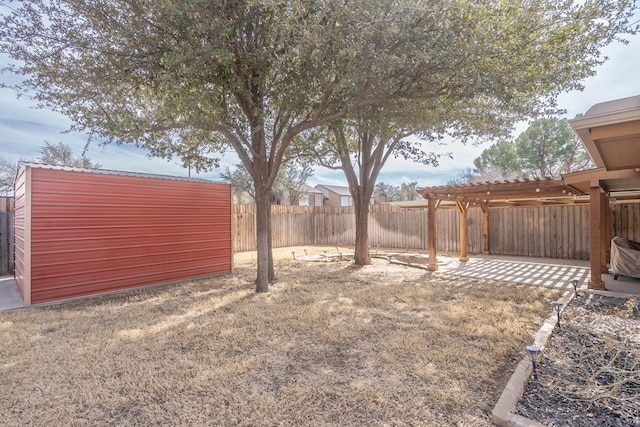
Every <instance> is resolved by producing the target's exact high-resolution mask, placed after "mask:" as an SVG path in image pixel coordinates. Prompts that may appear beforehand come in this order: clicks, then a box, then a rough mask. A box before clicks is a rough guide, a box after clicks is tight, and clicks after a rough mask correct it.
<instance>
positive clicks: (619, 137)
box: [569, 95, 640, 171]
mask: <svg viewBox="0 0 640 427" xmlns="http://www.w3.org/2000/svg"><path fill="white" fill-rule="evenodd" d="M569 124H570V125H571V127H572V128H573V129H574V131H575V132H576V133H577V134H578V136H579V137H580V139H581V140H582V142H583V144H584V146H585V148H586V149H587V151H588V152H589V155H590V156H591V158H592V159H593V161H594V163H595V164H596V166H598V167H604V168H605V169H606V170H608V171H615V170H624V169H635V168H640V95H638V96H632V97H629V98H623V99H617V100H614V101H607V102H602V103H599V104H596V105H594V106H593V107H591V108H590V109H589V110H587V112H586V113H585V115H584V116H583V117H580V118H577V119H573V120H569Z"/></svg>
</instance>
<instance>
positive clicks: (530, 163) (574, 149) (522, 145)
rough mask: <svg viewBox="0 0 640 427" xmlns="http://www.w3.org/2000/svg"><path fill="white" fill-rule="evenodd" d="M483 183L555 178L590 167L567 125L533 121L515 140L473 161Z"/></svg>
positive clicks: (557, 120) (499, 144)
mask: <svg viewBox="0 0 640 427" xmlns="http://www.w3.org/2000/svg"><path fill="white" fill-rule="evenodd" d="M474 165H475V167H476V173H477V174H478V177H477V178H481V179H484V180H495V179H513V178H544V177H557V176H560V175H561V174H566V173H571V172H576V171H579V170H583V169H585V168H587V167H588V166H590V165H591V161H590V159H589V155H588V154H587V152H586V150H585V149H584V147H583V145H582V143H581V142H580V140H579V139H578V137H577V135H576V134H575V133H574V132H573V130H572V129H571V126H569V123H568V122H567V121H566V120H564V119H560V118H557V117H549V118H544V119H539V120H535V121H534V122H533V123H531V125H530V126H529V127H528V128H527V129H526V130H525V131H524V132H522V133H521V134H520V135H519V136H518V137H517V138H516V140H515V142H509V141H506V140H502V141H499V142H497V143H496V144H494V145H492V146H491V147H489V148H487V149H486V150H484V151H483V152H482V154H481V155H480V157H478V158H477V159H475V160H474Z"/></svg>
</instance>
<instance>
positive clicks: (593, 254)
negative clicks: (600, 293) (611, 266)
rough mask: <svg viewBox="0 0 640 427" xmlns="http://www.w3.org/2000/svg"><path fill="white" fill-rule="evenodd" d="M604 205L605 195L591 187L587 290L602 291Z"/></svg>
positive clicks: (596, 188)
mask: <svg viewBox="0 0 640 427" xmlns="http://www.w3.org/2000/svg"><path fill="white" fill-rule="evenodd" d="M604 204H605V194H604V193H603V192H602V191H601V190H600V186H597V187H591V189H590V192H589V262H590V265H591V279H590V280H589V284H588V287H589V289H601V290H602V289H604V282H603V281H602V271H603V270H604V269H603V268H602V264H603V263H602V258H603V253H604V254H605V255H604V257H605V261H606V246H604V242H605V240H604V239H605V230H604V228H605V227H604V225H605V224H604V219H605V214H604Z"/></svg>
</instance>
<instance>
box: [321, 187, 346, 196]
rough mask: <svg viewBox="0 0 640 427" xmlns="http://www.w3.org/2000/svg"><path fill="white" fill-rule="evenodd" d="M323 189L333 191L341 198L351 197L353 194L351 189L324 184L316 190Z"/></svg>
mask: <svg viewBox="0 0 640 427" xmlns="http://www.w3.org/2000/svg"><path fill="white" fill-rule="evenodd" d="M322 188H324V189H325V190H328V191H331V192H333V193H336V194H338V195H340V196H351V193H350V192H349V187H342V186H339V185H324V184H318V185H316V189H322Z"/></svg>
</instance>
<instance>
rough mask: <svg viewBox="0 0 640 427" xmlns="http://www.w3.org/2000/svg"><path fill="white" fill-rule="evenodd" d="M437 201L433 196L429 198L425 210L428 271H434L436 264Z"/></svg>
mask: <svg viewBox="0 0 640 427" xmlns="http://www.w3.org/2000/svg"><path fill="white" fill-rule="evenodd" d="M438 205H439V203H438V201H437V200H436V199H433V198H429V205H428V211H427V222H428V224H427V237H428V238H427V246H428V252H429V263H428V264H427V269H428V270H430V271H436V270H437V269H438V264H437V261H436V210H437V209H438Z"/></svg>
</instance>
